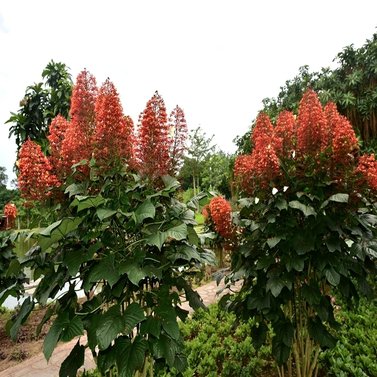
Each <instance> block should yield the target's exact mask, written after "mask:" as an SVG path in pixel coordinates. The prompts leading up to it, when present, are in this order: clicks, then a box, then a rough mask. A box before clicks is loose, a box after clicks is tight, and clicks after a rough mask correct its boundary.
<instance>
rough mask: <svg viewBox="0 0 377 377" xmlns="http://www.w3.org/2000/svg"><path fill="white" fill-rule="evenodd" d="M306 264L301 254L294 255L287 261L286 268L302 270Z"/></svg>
mask: <svg viewBox="0 0 377 377" xmlns="http://www.w3.org/2000/svg"><path fill="white" fill-rule="evenodd" d="M304 266H305V258H302V257H299V256H292V257H291V258H290V259H289V260H288V261H287V263H286V268H287V271H288V272H291V271H292V270H295V271H298V272H302V271H303V270H304Z"/></svg>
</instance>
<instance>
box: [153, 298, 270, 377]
mask: <svg viewBox="0 0 377 377" xmlns="http://www.w3.org/2000/svg"><path fill="white" fill-rule="evenodd" d="M235 320H236V317H235V315H234V314H232V313H224V312H223V311H221V310H220V309H219V308H218V306H217V305H213V306H210V308H209V311H207V312H206V311H204V310H199V311H197V312H196V313H195V314H194V315H193V318H192V319H191V320H188V321H186V322H185V323H183V324H182V325H181V330H182V335H183V337H184V339H185V349H186V354H187V361H188V364H189V366H188V369H187V370H186V371H185V372H183V376H184V377H192V376H196V377H211V376H213V377H214V376H223V377H236V376H239V377H249V376H259V375H260V373H261V371H262V368H263V367H264V366H265V365H267V361H266V360H268V358H269V350H268V348H267V347H262V348H261V349H260V350H259V352H257V351H256V350H255V348H254V346H253V344H252V340H251V337H250V336H249V334H250V331H251V327H252V325H253V323H254V322H253V321H252V320H249V321H248V322H247V323H241V324H239V325H238V326H235ZM158 375H159V376H160V377H173V376H177V374H176V373H174V371H170V372H166V371H164V372H160V374H158Z"/></svg>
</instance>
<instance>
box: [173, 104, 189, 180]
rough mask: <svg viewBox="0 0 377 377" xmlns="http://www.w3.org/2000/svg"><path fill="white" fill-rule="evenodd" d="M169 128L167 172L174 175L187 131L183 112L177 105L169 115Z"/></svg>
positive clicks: (183, 149)
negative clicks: (168, 163)
mask: <svg viewBox="0 0 377 377" xmlns="http://www.w3.org/2000/svg"><path fill="white" fill-rule="evenodd" d="M169 128H170V134H171V143H170V168H169V173H170V174H171V175H174V174H175V173H177V171H178V169H179V167H180V163H181V161H182V158H183V154H184V152H185V150H186V145H185V143H186V139H187V133H188V129H187V123H186V119H185V114H184V112H183V110H182V109H181V108H180V107H179V106H176V107H175V109H174V110H173V111H172V112H171V114H170V116H169Z"/></svg>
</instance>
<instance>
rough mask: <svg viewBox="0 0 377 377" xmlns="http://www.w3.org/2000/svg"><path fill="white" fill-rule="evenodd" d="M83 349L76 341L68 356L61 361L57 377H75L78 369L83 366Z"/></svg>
mask: <svg viewBox="0 0 377 377" xmlns="http://www.w3.org/2000/svg"><path fill="white" fill-rule="evenodd" d="M84 358H85V347H84V346H80V342H79V341H77V343H76V345H75V346H74V347H73V349H72V351H71V352H70V354H69V355H68V356H67V358H66V359H65V360H64V361H63V363H62V365H61V366H60V370H59V377H76V375H77V371H78V370H79V368H80V367H81V366H82V365H84Z"/></svg>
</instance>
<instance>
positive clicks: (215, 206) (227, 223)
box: [208, 196, 233, 239]
mask: <svg viewBox="0 0 377 377" xmlns="http://www.w3.org/2000/svg"><path fill="white" fill-rule="evenodd" d="M208 210H209V217H210V218H211V220H212V221H213V223H214V225H215V229H216V231H217V233H219V234H220V236H222V237H223V238H225V239H230V238H232V236H233V226H232V215H231V214H232V207H231V206H230V203H229V202H228V201H227V200H226V199H224V198H223V197H221V196H218V197H215V198H212V199H211V201H210V203H209V206H208Z"/></svg>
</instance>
